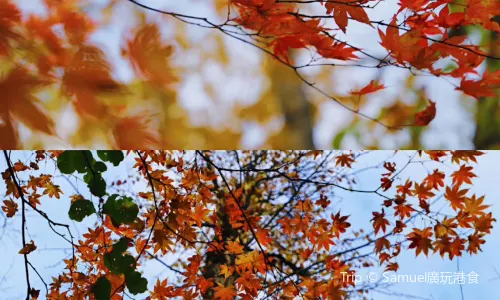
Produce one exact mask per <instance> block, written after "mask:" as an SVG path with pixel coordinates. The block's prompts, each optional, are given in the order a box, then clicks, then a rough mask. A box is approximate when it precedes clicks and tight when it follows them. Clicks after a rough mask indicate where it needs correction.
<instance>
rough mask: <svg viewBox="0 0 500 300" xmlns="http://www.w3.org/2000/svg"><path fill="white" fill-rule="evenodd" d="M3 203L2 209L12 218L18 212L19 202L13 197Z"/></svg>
mask: <svg viewBox="0 0 500 300" xmlns="http://www.w3.org/2000/svg"><path fill="white" fill-rule="evenodd" d="M3 203H4V205H3V206H2V210H3V211H4V212H5V213H6V215H7V218H12V217H13V216H14V215H15V214H16V212H17V203H16V202H14V200H12V199H10V200H4V201H3Z"/></svg>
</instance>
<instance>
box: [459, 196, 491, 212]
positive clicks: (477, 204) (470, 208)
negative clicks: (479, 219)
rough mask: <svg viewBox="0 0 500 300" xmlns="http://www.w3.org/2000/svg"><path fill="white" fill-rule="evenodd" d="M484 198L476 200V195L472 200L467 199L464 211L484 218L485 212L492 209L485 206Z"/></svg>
mask: <svg viewBox="0 0 500 300" xmlns="http://www.w3.org/2000/svg"><path fill="white" fill-rule="evenodd" d="M483 201H484V196H481V197H479V198H476V195H472V196H471V197H470V198H466V199H465V207H464V209H463V210H464V211H465V212H467V213H470V214H471V215H477V216H482V215H485V214H486V213H485V212H484V211H483V210H485V209H487V208H488V207H490V206H489V205H483Z"/></svg>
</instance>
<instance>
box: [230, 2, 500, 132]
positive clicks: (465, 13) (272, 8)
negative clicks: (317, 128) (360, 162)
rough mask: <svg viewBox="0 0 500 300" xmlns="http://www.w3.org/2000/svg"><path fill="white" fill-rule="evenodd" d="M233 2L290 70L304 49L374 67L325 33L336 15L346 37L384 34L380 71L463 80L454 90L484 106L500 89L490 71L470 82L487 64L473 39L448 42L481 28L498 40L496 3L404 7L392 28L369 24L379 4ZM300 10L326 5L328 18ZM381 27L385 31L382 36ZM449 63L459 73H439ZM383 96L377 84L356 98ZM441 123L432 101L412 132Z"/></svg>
mask: <svg viewBox="0 0 500 300" xmlns="http://www.w3.org/2000/svg"><path fill="white" fill-rule="evenodd" d="M231 2H232V3H233V4H234V5H235V6H236V7H237V8H238V9H239V17H238V18H236V19H235V22H236V23H238V24H240V25H241V26H243V27H244V28H247V29H251V30H254V31H255V32H257V34H258V35H261V36H265V37H267V38H271V39H272V42H271V43H270V44H269V45H270V47H271V48H272V51H273V53H274V55H276V57H277V58H278V59H280V60H282V61H284V62H286V63H287V64H290V59H289V50H290V49H305V48H308V49H311V48H313V49H315V51H316V53H317V54H319V55H320V56H321V57H323V58H327V59H336V60H344V61H352V60H357V59H358V58H359V56H358V53H361V54H364V55H367V56H369V57H371V58H375V59H376V57H374V56H372V55H371V54H369V53H367V52H365V51H364V50H362V49H360V48H358V47H356V46H354V45H351V44H349V43H348V42H345V41H342V40H341V39H340V38H337V37H336V35H335V34H332V33H331V30H330V29H329V28H326V27H324V26H323V25H322V24H323V23H322V22H321V21H322V19H328V16H329V15H331V17H332V18H333V20H334V21H335V23H336V25H337V26H338V27H339V28H340V29H341V30H342V31H343V32H344V33H346V32H347V30H348V24H349V20H355V21H358V22H361V23H364V24H366V25H368V26H371V27H374V25H378V26H379V28H378V34H379V36H380V40H381V42H380V44H381V45H382V47H384V48H385V49H386V50H387V56H386V58H384V59H380V61H379V64H378V66H377V67H384V66H396V67H401V68H407V69H409V70H420V71H426V72H428V73H429V74H431V75H434V76H437V77H439V76H449V77H452V78H458V79H460V85H459V86H458V87H456V89H457V90H460V91H462V92H463V93H465V94H467V95H470V96H472V97H475V98H476V99H478V100H479V98H481V97H488V96H494V95H495V92H494V91H495V90H496V89H497V88H498V87H499V86H500V71H496V72H488V71H487V72H486V73H484V74H483V75H482V76H481V78H480V79H478V80H474V79H470V76H471V75H475V76H479V73H478V71H479V69H478V68H479V67H480V66H481V64H482V63H483V61H484V60H485V58H486V57H489V56H488V54H487V53H486V52H485V51H483V50H481V47H480V46H479V45H475V44H471V42H470V41H469V39H468V36H467V34H465V33H464V34H463V35H457V36H450V31H451V30H453V29H458V28H462V27H465V26H481V27H482V28H484V29H486V30H491V31H495V32H496V33H500V24H499V23H497V22H495V21H494V20H495V19H494V18H495V17H496V16H498V15H500V3H499V2H498V1H479V0H466V1H461V2H460V3H454V2H453V1H449V0H437V1H429V0H424V1H399V3H398V4H399V10H398V11H397V12H396V13H395V14H394V16H393V17H392V20H391V21H390V22H387V23H385V22H382V21H372V20H370V18H369V17H368V14H367V10H369V9H374V8H375V6H376V5H377V4H378V2H380V1H379V0H359V1H351V0H335V1H308V2H305V3H304V2H300V1H276V0H232V1H231ZM298 3H300V4H302V5H301V6H307V4H309V5H314V4H317V3H319V4H321V5H324V7H325V9H326V15H324V16H320V15H314V16H312V15H307V14H301V13H300V9H299V7H298ZM304 4H306V5H304ZM450 8H452V9H453V10H451V9H450ZM383 27H385V28H386V29H385V30H383V29H382V28H383ZM388 58H392V59H393V60H390V59H388ZM490 58H491V59H500V58H498V57H496V58H495V57H490ZM444 59H447V60H449V61H452V62H453V65H454V67H453V70H451V71H450V70H449V69H448V68H441V67H438V65H439V64H438V63H440V62H442V61H443V60H444ZM292 67H293V68H296V67H295V66H292ZM383 88H385V87H384V85H383V84H381V83H379V82H377V81H372V82H370V83H369V84H368V85H367V86H366V87H364V88H362V89H361V90H358V91H353V92H351V94H354V95H359V96H362V95H365V94H368V93H373V92H376V91H378V90H380V89H383ZM435 115H436V106H435V102H433V101H430V102H429V105H428V106H427V108H426V109H425V110H424V111H422V112H420V113H418V114H417V115H416V116H415V120H414V122H413V123H412V124H411V125H414V126H425V125H428V124H429V123H430V122H431V121H432V120H433V119H434V117H435ZM401 125H403V124H401ZM408 125H409V124H408Z"/></svg>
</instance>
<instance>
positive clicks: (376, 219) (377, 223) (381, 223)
mask: <svg viewBox="0 0 500 300" xmlns="http://www.w3.org/2000/svg"><path fill="white" fill-rule="evenodd" d="M372 214H373V218H372V219H371V221H373V228H374V229H375V235H376V234H377V233H378V231H379V230H380V229H382V232H384V233H385V231H386V226H387V225H390V223H389V221H388V220H387V219H386V218H385V212H384V209H383V208H382V213H379V212H376V211H374V212H372Z"/></svg>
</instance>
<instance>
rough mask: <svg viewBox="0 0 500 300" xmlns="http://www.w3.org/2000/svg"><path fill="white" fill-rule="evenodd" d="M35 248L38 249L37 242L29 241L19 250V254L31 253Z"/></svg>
mask: <svg viewBox="0 0 500 300" xmlns="http://www.w3.org/2000/svg"><path fill="white" fill-rule="evenodd" d="M35 250H36V245H35V242H34V241H31V242H29V243H27V244H26V245H25V246H24V247H23V248H22V249H21V250H19V254H30V253H31V252H33V251H35Z"/></svg>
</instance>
